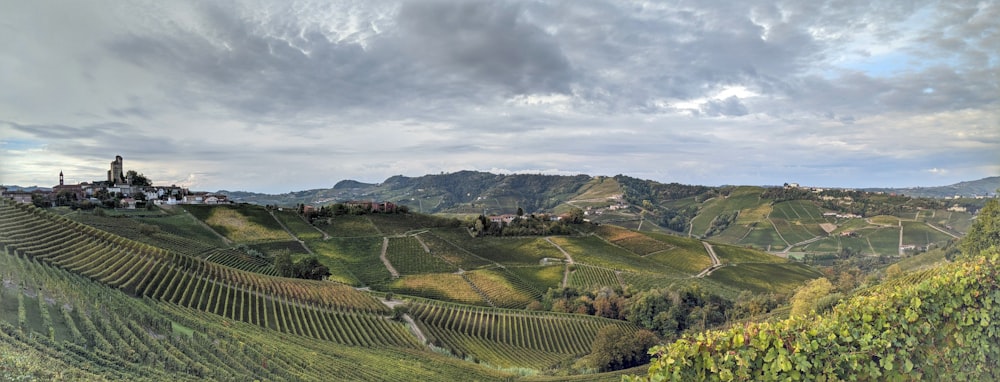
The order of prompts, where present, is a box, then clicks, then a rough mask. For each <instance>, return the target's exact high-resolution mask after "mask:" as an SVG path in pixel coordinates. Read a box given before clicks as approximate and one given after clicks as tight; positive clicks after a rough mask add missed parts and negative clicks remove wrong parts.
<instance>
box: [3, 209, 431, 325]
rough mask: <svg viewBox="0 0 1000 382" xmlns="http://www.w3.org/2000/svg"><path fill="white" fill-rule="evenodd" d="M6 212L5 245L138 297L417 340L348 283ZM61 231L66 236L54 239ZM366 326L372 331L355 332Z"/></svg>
mask: <svg viewBox="0 0 1000 382" xmlns="http://www.w3.org/2000/svg"><path fill="white" fill-rule="evenodd" d="M0 210H2V215H0V227H2V231H0V232H2V235H0V243H3V244H4V245H5V246H7V247H9V248H12V249H13V251H14V252H15V253H16V254H18V255H20V256H23V257H26V258H31V259H33V260H36V261H41V262H44V263H46V264H50V265H53V266H56V267H59V268H63V269H66V270H69V271H72V272H74V273H77V274H80V275H83V276H87V277H89V278H91V279H93V280H96V281H98V282H100V283H102V284H104V285H107V286H110V287H114V288H117V289H120V290H122V291H124V292H126V293H128V294H131V295H135V296H144V297H149V298H152V299H154V300H160V301H165V302H169V303H173V304H176V305H179V306H184V307H189V308H192V309H197V310H201V311H205V312H210V313H214V314H217V315H220V316H223V317H226V318H228V319H231V320H236V321H242V322H247V323H251V324H254V325H258V326H262V327H268V328H272V329H275V330H278V331H281V332H285V333H292V334H298V335H303V336H308V337H313V338H320V339H327V340H331V341H335V342H340V343H345V344H351V345H403V344H411V345H412V343H413V342H412V338H411V337H410V336H409V335H408V334H407V333H406V332H405V329H404V328H403V327H402V326H401V325H392V324H390V323H389V322H387V321H385V320H382V319H379V318H377V316H371V315H370V313H385V312H387V308H386V307H385V306H384V305H382V304H380V303H378V302H377V301H376V300H374V299H373V298H372V297H370V296H368V295H365V294H364V293H361V292H357V291H355V290H354V289H353V288H350V287H348V286H344V285H339V284H333V283H324V282H318V281H307V280H289V279H278V278H275V277H270V276H264V275H260V274H254V273H249V272H244V271H239V270H235V269H232V268H228V267H224V266H220V265H218V264H215V263H211V262H206V261H203V260H201V259H197V258H191V257H188V256H183V255H178V254H175V253H172V252H168V251H165V250H163V249H159V248H154V247H150V246H147V245H145V244H141V243H138V242H134V241H130V240H127V239H124V238H122V237H117V236H114V235H111V234H108V233H106V232H104V231H100V230H97V229H94V228H91V227H88V226H84V225H81V224H78V223H75V222H72V221H68V220H66V219H65V218H62V217H56V216H54V215H49V214H47V213H45V212H42V211H40V210H37V209H34V208H32V207H26V206H23V205H10V204H7V203H4V204H2V205H0ZM38 232H47V234H42V235H39V234H37V233H38ZM54 237H59V238H60V240H52V238H54ZM359 313H368V314H369V315H359ZM359 330H360V331H363V332H365V333H368V334H366V335H364V336H357V335H356V334H353V333H356V332H358V331H359Z"/></svg>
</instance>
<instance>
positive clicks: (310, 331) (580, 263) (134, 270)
mask: <svg viewBox="0 0 1000 382" xmlns="http://www.w3.org/2000/svg"><path fill="white" fill-rule="evenodd" d="M595 192H596V191H595ZM747 195H749V194H747ZM732 198H737V196H733V197H732ZM732 198H731V199H732ZM747 200H749V198H747ZM754 200H756V199H754ZM189 207H190V208H191V209H190V210H191V211H192V212H191V215H194V216H200V217H201V218H202V219H204V222H205V224H208V225H212V226H214V227H216V228H215V229H216V230H217V231H218V232H219V233H222V234H224V235H226V236H227V237H228V238H229V239H230V240H233V241H235V242H237V243H240V244H241V245H239V246H233V247H228V246H225V245H220V246H210V245H208V244H200V246H199V244H195V243H199V242H198V241H193V240H189V243H188V242H185V241H184V240H187V239H184V237H183V236H181V235H178V234H174V233H173V232H179V233H182V232H183V230H185V229H190V230H195V231H198V230H200V232H202V234H206V235H211V236H212V237H215V239H214V240H216V241H215V242H216V243H221V242H222V241H221V240H219V239H218V237H216V236H215V235H214V234H212V233H211V231H208V230H206V229H205V228H204V225H203V224H202V223H199V222H198V221H196V220H194V219H193V218H192V217H191V215H188V214H176V215H169V216H164V217H156V218H137V217H126V218H97V217H95V218H93V219H92V218H90V217H86V216H84V215H86V214H80V213H77V214H69V215H68V216H71V217H74V218H75V219H80V220H84V221H86V222H87V223H88V224H90V225H85V224H80V223H77V222H75V221H72V220H69V219H67V218H63V217H59V216H55V215H52V214H48V213H47V212H45V211H43V210H38V209H35V208H34V207H31V206H25V205H13V204H10V203H9V202H6V201H0V258H2V259H0V269H3V270H5V271H6V272H3V273H2V274H0V276H3V277H4V281H5V283H4V284H3V285H4V287H0V351H2V350H3V349H6V348H5V347H4V346H15V345H14V344H23V343H25V342H24V341H22V340H16V341H15V340H9V338H15V337H16V336H17V335H16V334H10V333H25V332H28V333H34V334H31V336H32V337H33V338H34V337H40V338H49V339H50V340H52V341H50V342H51V343H52V344H53V345H51V346H56V347H62V346H69V348H59V349H61V350H59V351H55V352H51V351H50V350H45V351H46V352H48V353H46V354H49V355H52V354H59V355H60V357H61V354H77V356H79V357H86V358H87V359H88V361H87V362H91V363H93V362H98V364H99V365H103V366H99V367H96V368H95V367H88V368H79V369H73V368H72V367H67V368H65V369H66V370H71V371H72V370H76V371H77V372H79V373H86V370H93V371H95V372H97V373H99V374H102V375H104V374H106V373H111V374H107V375H109V376H111V377H113V378H112V379H126V380H133V379H136V378H135V375H144V376H154V377H163V376H168V375H169V376H174V375H182V376H186V377H182V378H169V379H181V380H189V379H190V380H195V379H199V380H200V379H227V378H238V379H246V380H251V379H259V380H300V379H306V380H315V379H322V377H321V376H319V375H315V374H311V373H314V372H316V371H315V370H321V371H323V372H326V373H327V374H326V375H325V376H326V377H329V376H330V375H337V376H338V377H339V376H342V375H343V376H346V377H347V378H349V379H360V380H368V379H380V378H377V377H379V376H381V377H384V378H386V379H392V380H396V379H399V378H403V379H405V378H422V379H428V380H442V379H444V380H454V379H466V378H473V379H477V380H491V379H508V380H509V379H517V378H518V375H519V374H520V373H526V374H535V373H547V372H557V369H558V370H561V371H567V370H568V369H564V368H566V367H567V366H568V365H570V364H572V363H573V362H574V361H575V360H577V359H579V358H580V357H581V356H583V355H585V354H587V353H588V352H589V351H590V349H591V342H592V341H593V339H594V337H595V336H596V333H597V331H598V330H600V329H601V328H603V327H606V326H608V325H613V326H618V327H619V328H621V329H622V330H624V331H625V332H626V333H632V332H634V331H635V330H637V329H638V327H636V326H635V325H633V324H630V323H628V322H626V321H619V320H608V319H603V318H598V317H594V316H588V315H581V314H568V313H567V314H561V313H552V312H541V311H537V310H534V309H539V308H538V307H539V306H540V304H541V306H543V307H544V306H545V304H549V302H545V301H548V300H544V299H547V298H551V297H546V296H552V294H551V293H560V292H559V291H558V288H559V287H560V286H561V284H562V282H563V276H564V273H565V271H567V270H569V271H570V273H569V277H568V285H569V286H571V287H575V288H577V289H578V290H579V291H580V293H581V296H582V294H583V293H590V290H593V289H594V288H603V287H610V288H611V289H616V290H619V292H618V293H626V294H630V293H634V292H635V291H641V290H644V289H649V288H667V289H670V288H682V287H697V288H705V290H711V291H713V293H717V294H719V295H722V296H725V298H729V299H732V298H735V297H736V296H737V295H738V294H739V293H740V291H741V290H742V289H747V290H753V291H760V292H771V291H777V292H783V291H786V290H788V289H789V288H792V287H793V284H795V285H801V284H802V283H803V282H804V281H805V280H807V279H808V277H806V276H808V275H807V273H808V272H806V271H807V270H809V268H807V267H804V266H801V265H798V264H796V265H789V264H784V263H781V262H783V261H784V260H782V259H779V258H777V257H774V256H771V255H768V254H764V253H761V252H758V251H754V250H750V249H746V248H743V247H739V246H727V245H721V244H715V245H714V247H715V248H716V253H718V255H719V256H720V258H721V259H722V260H723V262H724V263H727V264H734V263H737V265H735V266H727V267H724V268H722V269H719V270H717V271H716V273H713V274H712V275H711V276H709V277H706V278H703V279H700V278H693V277H692V276H693V275H694V274H695V273H697V272H699V271H700V270H702V269H704V268H707V267H708V266H709V265H710V263H711V262H710V260H709V256H708V253H707V252H706V250H705V247H704V245H703V243H702V242H701V241H699V240H695V239H690V238H684V237H679V236H673V235H668V234H658V233H640V232H635V231H631V230H627V229H624V228H620V227H611V226H606V225H605V226H588V225H582V226H580V227H579V230H578V233H576V234H574V235H570V236H553V237H549V238H545V237H517V238H497V237H485V238H476V237H472V236H470V235H469V234H468V231H467V230H466V229H465V228H462V227H455V226H452V225H451V222H452V220H451V219H442V218H437V217H428V216H422V215H412V216H411V215H405V214H401V215H371V216H336V217H334V218H332V220H331V221H321V222H319V226H320V228H323V229H324V231H325V232H327V233H328V234H329V235H330V237H329V238H327V239H324V235H323V234H322V233H320V232H319V231H317V230H315V229H313V228H312V227H310V226H308V225H307V223H306V221H305V220H303V219H301V218H300V217H298V216H297V215H295V214H294V213H290V212H289V213H285V211H278V212H275V215H274V216H272V215H271V214H270V213H268V212H267V210H265V209H264V208H261V207H254V206H238V207H232V206H189ZM77 215H80V216H84V217H82V218H78V217H76V216H77ZM90 216H93V215H90ZM139 219H149V220H152V219H168V220H164V221H170V223H163V224H159V225H155V226H156V227H170V231H169V232H168V231H167V229H166V228H161V229H160V232H158V233H157V232H154V231H155V230H154V231H150V230H149V228H148V227H145V228H143V229H142V230H140V229H139V228H138V227H139V226H140V225H141V224H149V225H152V224H151V223H144V221H145V220H139ZM184 219H187V220H186V221H185V220H184ZM267 219H270V220H267ZM279 221H280V223H282V224H283V225H284V226H285V227H287V228H288V231H291V232H292V233H293V234H294V236H296V237H299V238H304V239H305V243H304V244H305V246H303V243H301V242H299V241H297V240H293V238H292V236H290V235H289V234H288V232H286V231H285V229H284V228H283V227H282V224H279ZM275 227H277V228H275ZM268 232H271V233H273V232H278V233H280V235H277V234H276V235H274V237H269V236H268V234H267V233H268ZM143 235H145V236H143ZM158 235H159V236H158ZM255 235H256V236H255ZM131 236H134V237H135V238H136V239H134V240H133V239H131V238H130V237H131ZM250 237H253V239H251V238H250ZM262 237H263V238H266V239H267V240H264V239H262ZM165 238H168V239H169V240H168V239H165ZM157 240H159V241H157ZM550 240H551V242H550ZM160 242H162V243H160ZM383 242H386V243H388V244H387V246H386V252H385V254H386V259H387V260H388V262H389V263H391V264H392V265H393V267H394V268H395V269H396V270H398V271H399V273H400V277H398V278H394V277H393V275H392V274H390V273H389V270H388V269H387V268H386V266H385V265H384V264H383V262H382V260H381V259H380V258H379V257H380V254H381V252H382V248H383ZM184 243H188V244H190V245H191V247H186V246H185V244H184ZM223 244H224V243H223ZM243 245H246V247H248V248H249V249H247V248H244V247H243ZM7 248H11V249H10V250H8V249H7ZM560 248H562V249H563V250H565V251H566V252H567V253H569V255H570V256H572V262H573V263H574V264H568V263H569V262H570V261H569V258H568V257H566V256H564V255H563V253H562V252H561V251H560ZM251 249H252V250H251ZM307 249H311V250H312V252H315V253H316V255H318V257H319V260H320V262H321V263H323V264H324V265H326V266H327V267H328V268H329V269H330V272H331V276H330V277H329V280H325V281H318V280H299V279H288V278H281V277H274V276H273V274H274V273H275V271H274V268H273V266H272V265H271V263H270V259H269V258H268V256H267V255H274V254H277V253H283V252H285V251H288V252H290V253H292V254H293V255H295V256H293V257H296V258H297V257H301V256H305V255H306V254H307V253H308V250H307ZM258 252H261V253H263V254H264V256H261V255H259V254H258ZM206 260H207V261H206ZM766 262H767V263H766ZM770 262H778V263H781V264H771V263H770ZM734 270H739V271H740V272H734ZM11 275H14V276H11ZM11 277H14V279H11ZM22 278H23V279H27V278H31V280H34V281H32V282H33V283H35V284H18V282H20V281H21V279H22ZM67 280H68V281H67ZM84 282H85V283H89V284H87V285H90V287H86V288H82V289H84V290H87V288H91V289H92V290H94V291H98V292H94V296H80V295H79V294H73V293H84V292H74V291H75V290H77V289H81V288H77V287H74V286H75V285H76V284H77V283H84ZM60 285H66V286H67V287H66V288H63V289H64V290H65V291H64V292H60V293H66V294H67V296H68V297H66V296H62V295H58V294H56V293H55V292H52V291H53V290H57V289H59V286H60ZM26 286H27V288H26ZM37 286H42V287H44V288H43V291H42V292H36V290H37ZM12 287H13V288H12ZM18 288H20V289H18ZM33 288H35V289H33ZM356 288H357V289H356ZM369 289H370V290H371V291H369ZM550 289H556V291H552V292H550ZM20 291H25V293H21V292H20ZM37 293H43V294H44V297H43V298H38V297H37ZM86 293H89V292H86ZM562 293H566V292H565V291H563V292H562ZM112 295H114V296H118V297H114V296H112ZM109 296H110V297H109ZM136 297H138V298H136ZM581 298H592V297H581ZM390 299H391V301H389V300H390ZM427 299H431V300H427ZM75 301H80V302H81V303H80V304H76V303H75ZM98 302H99V303H98ZM66 304H68V305H66ZM397 304H404V305H405V308H404V309H402V310H399V311H396V313H399V312H407V311H408V312H409V315H410V317H411V318H412V319H413V320H414V322H415V324H412V325H410V324H406V323H404V322H405V320H403V319H402V318H400V317H398V314H397V315H396V316H395V318H394V314H393V312H394V311H393V309H392V308H391V306H396V305H397ZM63 306H69V307H71V308H72V310H70V311H69V312H68V313H67V312H65V311H64V310H65V308H62V307H63ZM529 306H531V309H533V310H527V309H526V308H527V307H529ZM543 309H546V308H543ZM144 315H148V317H153V318H148V317H147V318H142V317H146V316H144ZM404 318H405V317H404ZM115 320H118V321H117V322H116V321H115ZM133 321H134V323H132V324H129V322H133ZM4 325H8V326H4ZM130 325H131V326H130ZM8 327H9V328H13V329H11V330H6V329H5V328H8ZM115 328H126V329H127V330H126V329H120V330H117V329H115ZM234 329H238V330H235V331H234ZM413 331H419V332H420V333H422V335H426V337H427V340H428V343H429V344H432V345H434V347H430V348H429V347H428V346H426V345H425V344H423V343H421V341H420V340H419V339H418V338H419V334H414V332H413ZM95 333H97V334H95ZM5 335H6V336H7V337H4V336H5ZM11 336H14V337H11ZM160 341H167V342H160ZM29 343H30V342H29ZM74 344H75V345H74ZM214 344H224V346H226V347H225V348H224V349H223V350H222V351H214V352H213V351H209V350H210V349H213V346H215V345H214ZM17 346H21V345H17ZM48 346H49V345H45V346H42V347H36V349H51V348H50V347H48ZM73 346H76V347H73ZM220 346H223V345H220ZM268 346H270V348H268ZM161 348H162V349H163V350H160V349H161ZM67 349H68V351H67ZM237 349H239V350H237ZM289 349H304V350H289ZM345 349H347V350H345ZM350 349H353V350H350ZM435 349H436V350H435ZM278 351H284V352H286V354H293V355H295V356H296V357H301V358H288V357H286V356H277V355H274V352H278ZM320 351H322V352H323V353H322V354H323V355H316V354H312V353H310V352H320ZM248 352H249V353H248ZM440 353H450V354H451V357H445V356H442V355H441V354H440ZM331 355H332V356H331ZM77 356H73V357H77ZM142 357H153V358H152V359H143V358H142ZM171 357H173V358H171ZM213 357H214V358H213ZM289 357H290V356H289ZM331 357H332V358H331ZM265 358H266V359H267V361H266V362H267V365H268V367H267V368H266V369H267V370H264V369H265V367H264V366H263V365H264V361H263V359H265ZM102 359H103V360H105V361H99V360H102ZM331 359H336V360H337V361H333V360H331ZM442 359H446V361H441V360H442ZM462 359H465V361H463V360H462ZM108 360H110V361H108ZM344 360H347V361H344ZM421 360H423V361H425V362H430V363H435V365H421V364H420V361H421ZM65 361H66V362H70V363H71V364H76V363H74V362H80V361H79V359H78V358H69V359H65ZM313 361H315V362H325V364H324V365H325V366H323V367H321V368H315V367H313V366H307V365H306V363H309V362H313ZM468 361H472V362H468ZM0 362H2V361H0ZM53 362H54V361H53ZM101 362H103V363H101ZM296 362H299V363H296ZM345 362H346V363H345ZM393 362H398V363H400V365H401V366H400V367H403V368H404V369H407V370H408V371H410V372H411V374H410V375H408V377H403V376H402V375H400V374H398V373H397V372H396V368H397V366H396V365H392V366H387V365H389V364H391V363H393ZM476 363H480V364H482V365H487V366H488V367H489V368H501V370H495V369H489V368H481V367H479V366H476ZM346 364H351V365H354V366H355V367H356V365H361V364H363V365H384V366H382V367H387V368H390V369H392V371H390V372H387V373H386V374H385V375H379V374H370V373H364V372H355V371H346V372H342V373H338V370H339V368H341V367H345V365H346ZM0 365H2V363H0ZM250 365H253V366H250ZM366 367H367V366H366ZM553 367H556V369H551V368H553ZM296 368H305V369H308V370H309V371H308V372H304V373H305V374H295V373H294V372H292V370H296ZM461 368H467V369H468V370H467V371H468V373H466V374H463V375H461V376H459V375H457V374H456V373H457V370H460V369H461ZM514 369H517V370H519V371H514ZM112 370H118V371H112ZM132 373H138V374H132ZM617 375H618V374H607V375H595V376H582V377H580V378H581V379H584V380H600V379H603V378H610V377H614V376H617ZM221 376H226V377H221ZM574 378H576V377H574ZM541 379H543V380H544V379H545V378H541Z"/></svg>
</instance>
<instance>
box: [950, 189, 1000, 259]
mask: <svg viewBox="0 0 1000 382" xmlns="http://www.w3.org/2000/svg"><path fill="white" fill-rule="evenodd" d="M960 247H961V249H962V253H963V254H964V255H966V256H974V255H976V254H979V253H981V252H983V251H985V250H986V249H989V248H992V247H997V248H1000V201H998V200H997V199H993V200H990V201H989V202H987V203H986V206H984V207H983V209H981V210H979V214H978V215H977V216H976V222H975V223H973V224H972V228H970V229H969V233H968V234H967V235H965V238H964V239H963V240H962V243H961V244H960Z"/></svg>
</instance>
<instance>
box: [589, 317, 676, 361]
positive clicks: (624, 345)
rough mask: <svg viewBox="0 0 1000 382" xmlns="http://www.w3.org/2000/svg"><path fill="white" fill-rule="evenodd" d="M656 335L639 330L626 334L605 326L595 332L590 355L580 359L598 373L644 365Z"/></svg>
mask: <svg viewBox="0 0 1000 382" xmlns="http://www.w3.org/2000/svg"><path fill="white" fill-rule="evenodd" d="M658 340H659V339H658V338H656V334H653V332H651V331H648V330H639V331H636V332H633V333H631V334H627V333H625V332H624V331H622V329H621V328H619V327H617V326H612V325H609V326H605V327H603V328H601V330H599V331H598V332H597V337H595V338H594V342H593V343H592V344H591V346H590V354H588V355H587V356H586V357H584V358H583V359H581V360H580V361H581V363H583V365H584V366H586V367H588V368H592V369H596V370H600V371H613V370H621V369H627V368H630V367H634V366H638V365H644V364H646V363H647V362H649V353H648V352H647V349H649V348H650V347H652V346H653V345H655V344H656V343H657V342H658Z"/></svg>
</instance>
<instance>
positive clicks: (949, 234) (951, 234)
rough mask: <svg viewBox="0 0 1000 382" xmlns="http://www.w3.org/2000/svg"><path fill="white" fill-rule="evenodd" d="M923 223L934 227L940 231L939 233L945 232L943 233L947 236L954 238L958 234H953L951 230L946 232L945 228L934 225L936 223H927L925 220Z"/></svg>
mask: <svg viewBox="0 0 1000 382" xmlns="http://www.w3.org/2000/svg"><path fill="white" fill-rule="evenodd" d="M924 224H926V225H927V226H928V227H931V228H934V229H936V230H938V231H940V232H941V233H943V234H945V235H948V236H951V237H953V238H956V239H958V235H955V234H953V233H951V232H948V231H945V230H943V229H941V228H939V227H938V226H936V225H933V224H931V223H927V222H924Z"/></svg>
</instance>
